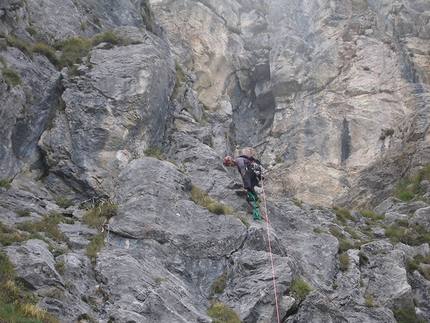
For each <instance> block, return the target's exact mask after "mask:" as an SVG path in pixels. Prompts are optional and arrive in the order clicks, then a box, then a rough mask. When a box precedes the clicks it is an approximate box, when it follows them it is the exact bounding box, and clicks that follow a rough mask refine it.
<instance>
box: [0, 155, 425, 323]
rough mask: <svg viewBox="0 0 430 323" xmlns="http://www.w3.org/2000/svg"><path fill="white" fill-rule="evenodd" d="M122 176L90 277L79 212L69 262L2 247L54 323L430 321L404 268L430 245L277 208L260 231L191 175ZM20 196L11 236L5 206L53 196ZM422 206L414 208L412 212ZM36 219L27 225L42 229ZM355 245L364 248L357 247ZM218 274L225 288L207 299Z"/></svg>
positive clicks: (420, 283)
mask: <svg viewBox="0 0 430 323" xmlns="http://www.w3.org/2000/svg"><path fill="white" fill-rule="evenodd" d="M222 176H223V177H225V178H228V177H230V175H229V174H227V173H226V172H225V173H224V174H223V175H222ZM118 178H119V185H118V188H117V190H116V193H115V195H116V197H117V199H118V214H117V215H116V216H114V217H113V218H111V220H110V221H109V224H106V225H105V226H104V230H105V231H106V232H107V236H106V238H105V246H104V247H103V248H102V249H101V251H100V252H99V253H98V256H97V260H96V263H95V266H94V267H92V265H91V264H90V260H89V259H88V257H87V256H85V254H84V248H85V246H86V244H88V243H89V241H90V240H91V237H92V236H93V235H94V234H96V232H94V230H93V231H91V230H88V229H85V227H83V226H82V225H81V222H80V221H81V220H80V219H81V217H82V215H81V214H79V212H78V211H77V210H76V211H74V212H70V211H67V212H66V210H63V211H62V212H63V213H64V214H70V213H72V214H74V215H73V216H72V217H73V219H74V224H66V223H62V224H60V225H59V228H60V230H61V232H63V233H64V234H65V236H66V237H67V239H66V243H67V246H66V249H68V250H67V252H66V253H63V254H62V255H59V256H58V255H56V256H54V255H53V254H52V253H51V251H50V250H52V246H54V247H55V246H57V247H55V248H58V247H60V246H61V245H63V244H62V243H60V244H58V242H56V241H54V240H52V239H50V238H49V237H46V238H45V239H46V240H45V241H48V242H49V243H50V244H51V247H50V246H49V245H48V244H47V243H46V242H43V241H40V240H28V241H25V242H22V243H21V242H16V243H14V244H12V245H10V246H8V247H6V248H4V251H5V252H7V254H8V255H9V257H10V259H11V260H12V262H13V263H14V264H15V265H16V268H17V270H16V275H17V277H19V278H20V280H21V281H23V282H24V284H25V285H26V286H28V287H29V288H31V289H32V290H33V291H34V292H35V293H37V295H38V296H39V297H40V306H43V307H44V308H47V310H48V311H49V312H50V313H53V314H55V315H57V316H59V317H60V318H61V321H62V322H74V321H76V318H77V317H78V316H80V317H83V316H82V315H84V314H85V315H88V316H91V317H93V318H95V319H97V320H98V321H100V322H107V321H109V320H111V321H112V320H116V321H124V320H135V321H138V322H160V321H165V320H173V321H178V322H190V321H196V322H211V320H212V319H211V318H210V317H209V316H208V315H207V314H206V309H207V308H208V307H209V305H210V303H209V299H211V298H212V299H214V300H217V301H219V302H222V303H224V304H226V305H228V306H229V307H231V308H232V309H234V310H235V311H236V312H237V313H238V315H239V317H240V318H241V320H242V321H243V322H264V321H271V320H276V317H277V312H278V313H279V315H280V316H281V319H282V320H287V322H319V321H321V320H322V319H327V320H332V321H335V322H369V323H372V322H396V320H395V316H394V312H395V311H396V310H398V309H408V308H416V311H417V313H418V317H420V318H422V319H425V320H427V319H428V318H429V317H430V313H429V310H428V306H427V304H428V302H427V301H428V299H427V297H426V295H427V294H428V288H429V284H428V281H427V280H426V279H425V278H424V276H422V274H421V272H419V271H410V269H408V270H407V268H408V267H407V261H410V259H413V258H414V257H416V256H417V255H420V256H422V257H428V256H429V255H430V249H429V245H428V243H425V244H422V245H417V246H414V245H406V244H403V243H399V244H395V245H393V244H392V243H390V242H389V241H388V239H387V237H386V236H385V234H384V233H383V232H384V231H383V230H382V232H381V230H380V227H379V226H380V225H385V226H386V225H387V224H383V223H382V222H381V223H374V224H373V225H372V230H371V231H369V230H368V229H366V230H362V229H360V228H361V226H363V225H365V219H364V218H362V216H361V215H360V214H359V213H358V212H357V213H356V214H355V215H354V217H353V218H351V219H354V220H349V221H348V222H347V223H346V222H343V223H340V222H336V219H337V218H338V216H337V215H335V214H334V213H332V212H331V210H330V209H318V208H312V207H311V206H309V205H306V204H301V205H296V204H294V203H293V202H292V201H290V200H276V199H273V198H268V199H267V202H266V203H267V204H263V206H262V209H261V215H262V217H263V218H264V219H263V220H262V221H253V220H252V219H251V214H249V213H247V212H243V211H240V210H238V211H237V214H236V216H234V215H222V214H221V215H216V214H213V213H211V212H209V211H208V210H207V209H206V208H204V207H202V206H199V205H197V204H195V203H194V202H192V201H191V200H190V199H189V194H190V186H191V180H190V177H189V176H187V175H186V174H184V173H183V172H182V171H181V170H180V169H178V167H177V166H175V165H174V164H172V163H170V162H167V161H160V160H158V159H155V158H148V157H144V158H140V159H136V160H134V161H132V162H131V163H130V164H128V165H126V166H125V167H124V169H123V170H122V171H121V173H120V175H119V177H118ZM24 191H25V187H24V186H19V187H16V188H14V189H12V188H10V189H9V190H6V189H2V191H1V194H2V200H5V201H9V205H10V206H7V205H3V206H2V210H3V211H2V212H1V219H2V222H5V216H7V217H8V220H7V221H8V225H9V226H14V223H18V222H21V221H22V216H19V215H18V214H17V213H15V212H13V209H12V206H16V205H18V204H19V203H21V204H22V206H21V207H22V208H27V207H28V208H30V205H31V203H33V205H35V204H34V202H32V200H31V199H30V197H33V200H34V201H37V203H36V204H37V205H38V206H37V208H38V212H39V213H46V212H47V210H48V209H50V207H49V205H50V203H51V202H50V201H51V197H50V195H49V194H39V192H31V191H28V190H27V195H24V194H22V193H21V194H17V192H24ZM234 199H235V197H234V196H232V197H231V200H232V203H231V204H234V203H233V201H234ZM237 199H240V198H239V197H237ZM26 201H28V202H26ZM12 202H13V203H12ZM236 203H237V204H238V201H237V202H236ZM385 204H386V205H388V204H389V202H387V203H385ZM265 205H266V206H267V213H266V208H265V207H264V206H265ZM403 205H404V206H406V204H404V203H403ZM34 207H36V206H33V208H34ZM413 207H417V206H413V205H411V206H410V208H413ZM427 208H428V206H427V205H425V206H424V205H420V206H419V208H418V209H417V211H416V214H420V213H423V212H425V210H426V209H427ZM242 209H243V206H242ZM379 209H380V210H382V209H384V207H383V206H382V205H381V207H380V208H379ZM385 209H387V208H386V207H385ZM61 210H62V209H61V208H58V211H59V212H61ZM397 210H398V212H408V209H407V208H406V207H404V208H403V210H404V211H401V210H400V208H398V209H397ZM5 211H7V212H8V213H7V212H5ZM387 213H389V212H387ZM399 214H400V213H399ZM33 217H34V215H30V216H28V217H27V216H24V219H25V220H27V221H28V220H30V221H38V220H40V219H38V218H37V217H35V218H33ZM267 217H268V218H267ZM265 218H267V220H268V222H267V223H266V222H265V221H264V220H265ZM384 221H390V220H384ZM384 223H390V222H384ZM391 223H394V221H392V222H391ZM73 229H74V230H73ZM372 231H373V232H375V234H376V233H377V234H378V235H379V238H378V239H375V240H374V238H373V237H374V235H373V233H372ZM336 232H337V233H336ZM354 232H355V233H354ZM333 234H335V236H334V235H333ZM339 234H340V235H339ZM357 235H358V236H360V241H362V243H361V244H358V245H357V247H355V248H354V247H353V243H355V242H356V240H357V239H358V238H357ZM77 236H80V237H81V239H80V240H79V243H78V242H77V240H76V237H77ZM342 237H343V238H342ZM85 239H86V241H87V242H86V243H85ZM269 239H270V244H269ZM370 240H374V241H370ZM345 241H348V243H349V244H350V247H349V248H350V249H349V250H347V251H344V250H345ZM366 241H369V242H366ZM360 245H361V246H360ZM62 248H64V245H63V247H62ZM339 250H341V251H339ZM345 255H346V257H347V259H348V262H347V264H346V265H345V263H344V261H345V260H344V258H345ZM341 258H343V260H341ZM272 264H273V267H272ZM273 274H274V277H275V281H273V276H272V275H273ZM223 275H225V278H224V279H225V287H223V288H222V289H219V290H217V292H214V289H213V284H214V283H215V282H217V281H218V280H219V279H220V277H221V276H223ZM94 277H95V279H96V280H94ZM298 278H301V279H303V280H304V281H306V282H307V284H308V286H310V287H311V288H312V290H313V291H312V292H311V293H309V294H308V295H307V296H306V294H304V295H305V296H300V295H299V294H297V292H295V289H294V288H293V285H292V284H293V281H294V280H296V279H298ZM274 283H275V284H276V295H277V303H278V311H276V310H275V308H274V305H275V296H274V295H275V294H274ZM54 291H56V292H54ZM301 297H303V299H302V298H301ZM65 302H67V304H68V306H67V307H65V306H64V305H62V304H64V303H65Z"/></svg>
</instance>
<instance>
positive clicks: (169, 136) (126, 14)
mask: <svg viewBox="0 0 430 323" xmlns="http://www.w3.org/2000/svg"><path fill="white" fill-rule="evenodd" d="M145 3H146V2H144V1H140V2H139V1H127V0H124V1H104V2H100V1H92V0H90V1H80V0H78V1H73V2H71V1H65V2H64V1H63V2H62V3H61V4H58V3H57V2H51V1H49V0H43V1H32V0H27V1H25V2H17V1H12V0H10V1H1V0H0V18H1V19H0V31H1V32H2V33H4V34H5V35H7V36H13V37H14V38H16V39H18V40H21V41H24V42H27V43H29V44H33V43H35V42H37V41H44V42H46V43H48V44H54V42H55V41H56V40H62V39H65V38H66V37H68V36H82V37H91V36H93V35H94V34H95V33H98V32H104V31H106V30H113V32H114V33H115V34H116V35H118V36H121V37H124V38H127V39H131V40H132V42H131V44H130V45H126V46H113V47H112V48H109V47H108V46H106V45H105V44H100V45H99V46H97V47H95V48H93V49H92V50H91V52H90V54H89V56H88V57H82V62H81V63H80V64H78V65H79V66H76V67H77V75H76V76H69V75H68V73H67V72H68V71H67V70H66V69H63V70H62V71H61V72H59V71H57V70H56V69H55V68H54V66H53V65H52V64H51V63H50V62H49V61H48V59H47V58H46V57H44V56H43V55H41V54H34V55H33V56H32V55H30V53H28V52H27V51H26V50H25V49H24V48H22V47H20V46H17V47H19V48H21V49H18V48H17V47H14V46H11V45H10V44H9V45H8V46H5V45H4V44H5V43H6V41H5V40H1V39H0V51H1V52H0V56H1V57H2V58H3V59H4V62H3V60H1V65H2V66H1V67H2V68H3V67H6V66H5V64H6V65H7V67H8V68H9V69H11V70H14V71H17V72H18V73H19V75H20V78H21V84H15V85H13V86H9V85H8V84H6V77H5V76H4V75H3V73H1V75H0V99H1V100H0V102H1V104H0V114H1V118H0V120H1V121H0V125H1V126H2V127H1V130H0V135H1V139H2V140H1V144H0V145H1V147H0V161H1V166H0V179H3V178H7V179H13V181H12V183H11V187H10V188H5V187H2V188H0V199H1V202H0V219H1V222H2V224H3V225H7V226H8V227H11V228H14V227H16V225H17V224H19V223H21V222H24V221H27V220H28V221H32V222H34V221H40V220H42V219H43V217H44V216H46V214H49V212H52V211H54V212H57V213H60V214H63V215H65V216H66V217H67V218H72V219H68V220H69V221H66V222H68V223H60V224H59V225H58V228H59V230H60V232H61V233H63V234H64V235H65V236H66V240H67V241H64V242H61V243H57V242H55V241H53V240H52V239H49V238H47V237H44V239H46V241H48V242H49V243H50V244H51V245H52V246H53V247H54V248H60V249H62V252H64V254H62V255H60V256H58V254H57V253H56V252H54V251H51V250H52V249H51V247H50V246H49V245H48V244H47V243H45V242H41V241H40V240H34V239H32V240H28V241H25V242H15V243H13V244H11V245H9V246H6V247H2V251H5V252H7V254H8V255H9V257H10V258H11V260H12V262H13V263H14V264H15V266H16V273H17V278H18V279H20V280H22V281H24V282H26V284H27V286H29V287H31V288H32V289H33V291H34V292H35V293H36V294H37V295H38V297H39V298H40V302H39V305H40V306H41V307H43V308H46V309H47V311H48V312H49V313H52V314H54V315H56V316H57V317H59V319H60V321H61V322H66V323H68V322H76V321H77V320H78V319H79V317H82V315H84V314H85V315H88V316H90V317H91V318H94V320H96V321H99V322H109V321H118V322H126V321H130V322H131V321H135V322H208V323H209V322H211V321H212V318H210V317H209V316H208V314H207V312H206V310H207V308H208V307H209V306H210V300H211V299H212V300H215V301H219V302H222V303H224V304H226V305H227V306H229V307H230V308H232V309H233V310H234V311H235V312H236V313H238V315H239V317H240V319H241V320H242V321H243V322H249V323H251V322H252V323H254V322H261V323H262V322H275V321H276V319H277V317H276V316H277V314H278V313H277V311H276V310H275V295H276V299H277V301H278V304H279V315H280V320H281V321H286V322H307V323H308V322H322V321H327V322H357V323H358V322H360V323H363V322H364V323H376V322H378V323H379V322H387V323H388V322H389V323H391V322H393V323H394V322H396V317H395V311H396V310H397V309H412V310H413V311H414V312H415V313H416V318H417V319H418V318H421V319H424V320H429V317H430V314H429V313H430V309H429V306H428V304H429V299H428V298H429V297H428V295H429V294H430V292H429V288H430V287H429V284H428V280H427V279H426V278H425V271H424V270H425V269H426V268H428V266H429V265H428V264H426V263H424V262H425V261H426V260H419V259H422V258H423V259H428V258H426V257H428V256H429V245H428V243H424V244H421V245H419V246H413V245H404V244H400V243H398V244H397V245H394V244H392V243H391V242H390V241H389V236H388V233H387V230H386V229H387V226H390V225H392V224H396V220H397V219H406V217H408V214H410V213H412V212H414V216H413V217H412V218H411V219H409V221H410V225H411V226H413V225H415V224H420V225H422V226H424V227H427V229H428V216H427V208H428V204H427V203H425V202H413V203H403V202H401V201H399V200H396V199H393V198H390V199H387V197H388V196H389V195H390V193H391V192H392V190H393V188H394V187H395V185H396V184H397V182H398V180H399V179H400V178H401V177H403V176H404V175H409V174H413V173H414V172H416V171H417V170H418V169H419V168H420V167H421V166H423V165H425V164H426V163H427V162H428V159H429V158H428V152H429V150H428V140H427V131H428V120H427V119H428V109H427V106H428V103H429V96H428V80H429V76H428V70H429V66H428V57H427V56H428V52H429V51H430V47H429V46H428V44H427V43H428V42H427V38H428V26H427V24H426V21H428V12H429V10H430V9H429V5H428V1H427V0H421V1H407V0H404V1H397V2H392V1H388V0H387V1H386V0H380V1H372V2H368V1H361V0H354V1H352V2H344V1H331V2H329V3H322V2H321V1H314V0H309V1H301V2H300V1H295V2H294V1H290V2H288V3H285V1H258V2H257V1H240V2H239V1H234V0H231V1H230V0H228V1H214V0H208V1H198V2H196V1H189V0H177V1H173V2H172V1H168V0H157V1H151V5H152V10H153V11H152V13H151V15H152V17H153V21H152V22H153V23H154V24H155V26H156V29H157V31H158V32H157V33H158V36H156V35H155V34H152V33H150V32H147V31H145V30H143V27H144V26H143V20H144V19H143V18H144V17H145V15H144V13H145V12H144V10H145V9H147V8H145ZM175 74H176V75H175ZM175 84H176V86H175ZM60 103H64V108H65V109H64V111H58V112H56V113H55V114H54V113H53V111H54V110H55V109H54V108H55V106H57V105H59V104H60ZM48 124H49V126H48ZM51 125H52V127H51ZM246 146H250V148H249V147H248V148H249V149H247V150H246V149H244V148H245V147H246ZM147 148H151V149H152V150H158V151H157V152H159V153H162V154H163V157H164V158H165V159H166V160H164V161H161V160H158V159H155V158H150V157H147V156H146V155H149V154H150V153H151V149H147ZM244 151H251V152H255V153H257V154H258V155H259V157H261V159H262V161H263V163H264V166H265V168H266V174H267V180H266V181H264V185H263V186H262V187H261V188H257V190H258V193H259V195H260V196H261V197H262V198H264V201H263V202H262V204H261V207H260V215H261V216H262V221H252V220H251V215H250V214H249V207H248V205H247V204H246V202H245V201H244V199H243V197H240V196H239V195H236V194H235V193H234V191H235V190H236V189H241V188H242V182H241V178H240V176H239V175H238V173H237V170H236V169H234V168H226V167H223V166H222V165H221V159H222V158H223V157H224V156H225V155H227V154H229V155H234V154H236V155H237V154H238V153H241V152H244ZM191 184H194V185H196V186H198V187H200V188H201V189H203V190H204V191H205V192H207V193H208V194H209V196H210V197H211V198H213V199H214V200H216V202H217V203H221V204H225V205H227V206H229V207H230V208H231V209H232V210H233V211H234V213H235V215H216V214H213V213H211V212H210V211H209V210H208V209H206V208H205V207H203V206H200V205H197V204H196V203H194V202H192V201H191V199H190V196H189V195H190V188H191ZM423 184H424V183H423ZM2 185H3V184H2ZM57 196H61V197H63V196H66V197H68V198H72V199H73V200H74V201H75V202H76V205H86V204H87V203H88V197H91V198H92V200H93V201H94V200H98V201H106V200H109V201H110V202H111V203H114V204H117V205H118V214H117V215H116V216H115V217H113V218H111V219H110V221H109V223H107V224H105V225H104V227H103V230H105V231H104V233H106V237H105V241H104V242H105V245H104V247H103V248H102V249H101V250H100V252H99V253H98V255H97V259H96V260H95V263H92V262H91V261H90V259H89V258H88V256H87V255H86V254H87V252H86V247H87V245H88V244H89V242H90V241H91V239H92V238H93V236H94V235H95V234H96V233H97V231H96V230H94V229H89V228H87V227H86V226H85V225H84V224H83V223H82V214H83V213H84V211H83V210H78V208H77V206H75V207H72V208H70V209H67V210H65V209H63V208H61V207H59V206H58V205H56V204H55V199H56V197H57ZM293 196H295V197H296V199H295V200H290V199H289V197H293ZM299 200H301V201H302V202H299ZM381 201H383V203H380V202H381ZM306 202H308V203H310V204H307V203H306ZM338 203H339V204H342V205H348V206H349V207H353V206H362V207H366V208H368V209H373V208H374V207H375V206H376V205H378V206H377V207H376V209H375V213H377V214H380V215H383V214H385V217H386V219H385V220H383V221H379V222H376V223H374V222H373V221H368V219H366V218H365V217H364V216H362V215H361V214H360V213H359V212H358V211H355V212H353V216H352V217H351V218H348V219H347V220H342V218H341V217H340V216H339V215H338V214H335V213H334V212H332V211H333V210H332V209H331V208H330V207H328V206H326V207H323V208H321V207H317V206H315V205H321V204H322V205H332V204H333V205H334V204H338ZM20 210H25V212H22V213H24V215H23V216H20V215H19V214H18V213H21V212H20ZM71 220H73V221H75V224H71V222H72V221H71ZM265 220H268V222H267V223H266V222H265ZM404 222H405V221H401V223H402V225H404V224H405V223H404ZM18 233H19V234H24V232H18ZM40 234H41V235H42V236H43V234H44V233H43V232H41V233H40ZM269 243H270V244H269ZM54 254H55V255H54ZM412 260H413V261H414V262H416V263H414V265H416V266H417V267H418V269H417V270H415V271H412V270H411V261H412ZM272 266H273V267H272ZM273 277H274V278H275V280H273ZM298 278H301V279H302V280H303V281H304V282H306V283H307V284H308V285H309V287H311V288H312V291H311V292H310V293H309V294H307V295H304V296H303V298H301V297H299V296H298V295H297V291H294V286H293V285H294V283H295V282H297V279H298ZM223 279H225V286H223V288H221V290H218V291H216V292H215V291H214V290H213V284H214V283H220V282H222V281H223ZM275 286H276V293H275V288H274V287H275Z"/></svg>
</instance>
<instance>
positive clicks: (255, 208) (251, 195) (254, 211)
mask: <svg viewBox="0 0 430 323" xmlns="http://www.w3.org/2000/svg"><path fill="white" fill-rule="evenodd" d="M248 196H249V197H251V198H252V200H253V201H254V209H253V210H252V219H253V220H261V219H260V215H259V214H258V208H259V207H260V205H258V204H257V199H256V198H255V196H254V195H253V194H252V193H251V192H248Z"/></svg>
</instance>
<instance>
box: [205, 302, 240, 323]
mask: <svg viewBox="0 0 430 323" xmlns="http://www.w3.org/2000/svg"><path fill="white" fill-rule="evenodd" d="M206 312H207V314H208V315H209V316H210V317H212V318H213V320H212V323H240V322H241V321H240V318H239V315H237V313H236V312H235V311H233V310H232V309H231V308H230V307H228V306H227V305H225V304H223V303H220V302H212V303H211V306H210V307H209V308H208V309H207V311H206Z"/></svg>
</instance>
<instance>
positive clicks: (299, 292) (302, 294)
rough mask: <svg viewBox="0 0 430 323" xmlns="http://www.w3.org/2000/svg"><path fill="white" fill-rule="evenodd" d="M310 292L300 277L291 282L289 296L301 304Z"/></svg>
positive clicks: (309, 288)
mask: <svg viewBox="0 0 430 323" xmlns="http://www.w3.org/2000/svg"><path fill="white" fill-rule="evenodd" d="M311 291H312V288H311V287H310V286H309V285H308V284H307V283H306V282H305V281H304V280H303V278H301V277H296V278H294V279H293V281H292V282H291V287H290V294H292V296H294V297H296V298H298V300H299V301H300V302H303V301H304V300H305V298H306V296H307V295H308V294H309V293H310V292H311Z"/></svg>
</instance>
